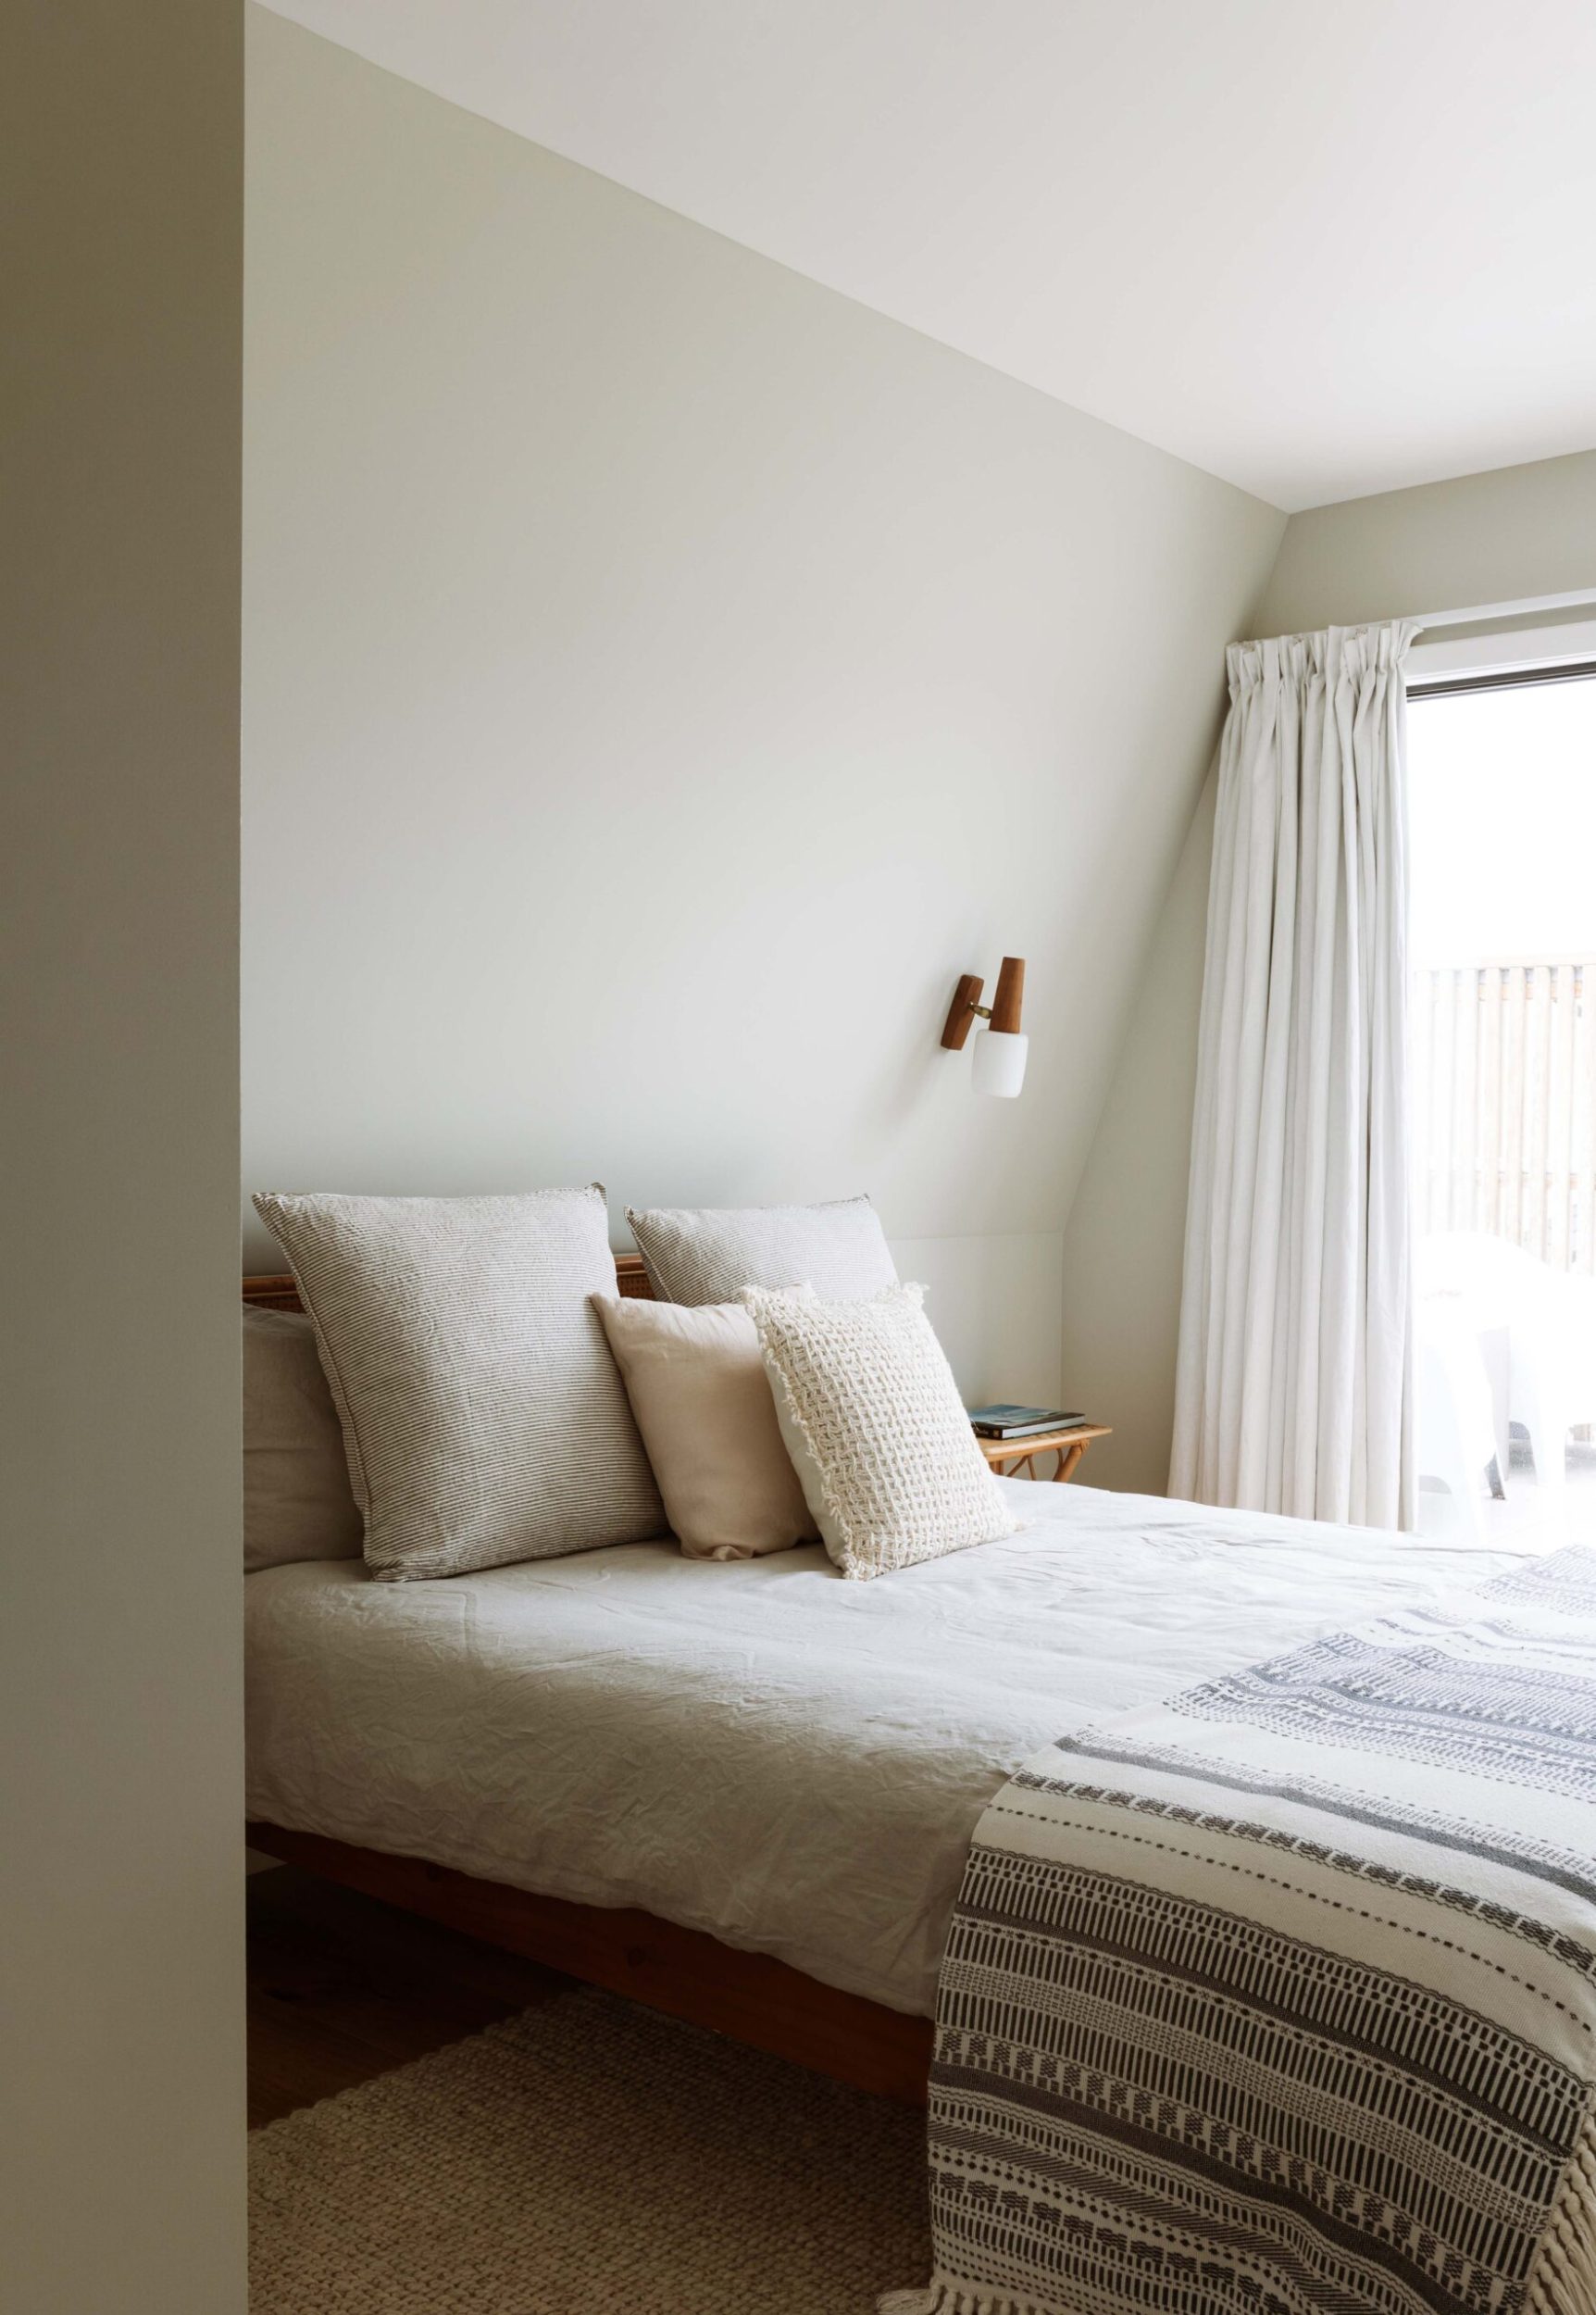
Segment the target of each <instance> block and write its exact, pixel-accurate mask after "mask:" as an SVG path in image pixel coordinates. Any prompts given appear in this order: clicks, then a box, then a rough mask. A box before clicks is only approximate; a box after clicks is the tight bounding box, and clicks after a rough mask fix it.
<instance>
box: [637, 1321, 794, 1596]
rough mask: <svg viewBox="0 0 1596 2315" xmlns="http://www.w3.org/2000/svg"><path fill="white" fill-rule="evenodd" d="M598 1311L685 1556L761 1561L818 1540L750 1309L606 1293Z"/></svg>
mask: <svg viewBox="0 0 1596 2315" xmlns="http://www.w3.org/2000/svg"><path fill="white" fill-rule="evenodd" d="M593 1305H594V1308H596V1309H597V1311H598V1314H599V1316H600V1318H601V1319H602V1320H604V1327H605V1333H606V1334H607V1335H608V1337H609V1346H610V1348H611V1350H612V1351H613V1352H614V1353H615V1359H616V1364H617V1366H618V1367H619V1369H620V1371H621V1377H622V1380H623V1381H624V1382H625V1383H626V1388H627V1395H628V1397H629V1398H630V1401H631V1411H632V1413H633V1414H634V1415H635V1416H636V1418H637V1427H638V1429H639V1430H640V1431H641V1432H642V1443H643V1445H644V1446H645V1447H646V1448H647V1449H648V1459H649V1461H650V1462H651V1463H652V1464H653V1465H654V1475H655V1479H656V1480H657V1482H658V1483H659V1492H660V1495H661V1496H662V1497H663V1498H664V1502H665V1513H666V1517H667V1519H668V1520H669V1521H670V1525H671V1532H672V1533H673V1534H674V1535H675V1536H676V1538H677V1540H678V1542H679V1543H680V1545H681V1548H682V1551H683V1553H684V1554H685V1555H686V1557H687V1558H689V1559H754V1558H758V1557H759V1556H760V1555H761V1554H762V1553H764V1552H767V1551H786V1550H789V1549H790V1548H791V1547H792V1545H794V1544H812V1543H814V1542H815V1541H816V1540H817V1536H818V1533H819V1531H818V1529H817V1527H816V1524H815V1521H814V1520H813V1518H812V1517H811V1516H810V1512H809V1508H808V1506H807V1505H806V1504H805V1502H804V1490H803V1488H802V1487H801V1486H800V1485H799V1483H798V1474H797V1472H796V1471H795V1470H793V1468H792V1461H791V1459H790V1458H789V1456H788V1453H787V1450H786V1448H785V1447H784V1446H783V1445H782V1444H781V1433H780V1430H779V1427H778V1424H777V1420H776V1407H775V1402H774V1400H773V1399H772V1397H771V1395H770V1382H769V1377H768V1376H767V1373H766V1371H765V1361H764V1359H763V1358H761V1356H760V1351H759V1337H758V1335H757V1333H755V1332H754V1320H752V1318H750V1316H749V1314H748V1312H747V1311H746V1310H744V1309H743V1308H742V1306H741V1305H740V1304H738V1303H735V1302H711V1303H706V1304H704V1306H703V1307H702V1308H698V1309H687V1308H683V1307H682V1306H681V1305H680V1303H674V1302H641V1301H623V1300H622V1299H621V1298H620V1297H619V1296H617V1295H594V1296H593Z"/></svg>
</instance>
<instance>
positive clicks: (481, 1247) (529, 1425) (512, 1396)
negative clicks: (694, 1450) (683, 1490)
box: [255, 1183, 665, 1583]
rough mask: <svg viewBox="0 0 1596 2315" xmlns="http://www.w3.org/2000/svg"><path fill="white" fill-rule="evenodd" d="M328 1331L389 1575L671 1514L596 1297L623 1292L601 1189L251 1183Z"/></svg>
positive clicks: (552, 1551)
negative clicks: (491, 1191) (386, 1191)
mask: <svg viewBox="0 0 1596 2315" xmlns="http://www.w3.org/2000/svg"><path fill="white" fill-rule="evenodd" d="M255 1203H256V1210H257V1211H258V1213H259V1215H260V1217H261V1220H263V1221H264V1222H265V1223H266V1225H267V1227H268V1229H269V1230H270V1231H271V1233H272V1234H273V1235H274V1236H275V1237H276V1239H277V1240H278V1242H279V1244H280V1245H281V1247H282V1250H283V1252H284V1254H285V1255H286V1256H287V1258H288V1260H289V1263H290V1266H291V1267H292V1269H293V1274H294V1277H295V1279H296V1280H297V1281H298V1284H299V1292H300V1298H301V1300H302V1301H303V1302H304V1304H305V1308H306V1310H307V1311H308V1312H309V1313H310V1318H311V1321H312V1323H313V1325H314V1326H315V1329H316V1340H317V1347H318V1350H319V1352H320V1354H321V1362H322V1365H323V1367H324V1368H325V1369H326V1371H327V1379H328V1382H329V1383H330V1385H331V1389H332V1397H333V1403H334V1405H335V1406H336V1407H337V1409H338V1417H339V1421H340V1423H341V1424H342V1426H343V1445H344V1452H345V1453H346V1455H347V1456H348V1458H349V1475H350V1479H351V1481H352V1483H353V1484H354V1488H355V1502H356V1503H357V1504H358V1505H359V1507H360V1510H361V1513H362V1516H363V1518H364V1520H365V1527H366V1544H365V1550H366V1564H367V1566H368V1568H369V1569H370V1570H371V1572H372V1574H373V1575H375V1576H378V1577H380V1579H381V1580H382V1581H384V1582H387V1583H405V1582H407V1581H409V1580H410V1579H411V1578H413V1577H417V1576H441V1575H461V1574H464V1573H466V1572H467V1571H468V1570H471V1569H475V1568H494V1567H500V1566H503V1565H505V1563H506V1562H508V1561H511V1560H517V1559H550V1558H557V1557H558V1556H559V1555H560V1554H562V1553H565V1552H571V1551H586V1550H588V1549H590V1548H591V1547H592V1545H597V1544H626V1543H635V1542H638V1541H641V1540H642V1538H643V1537H645V1536H650V1535H658V1534H661V1533H664V1530H665V1514H664V1511H663V1509H662V1508H661V1505H660V1500H659V1493H658V1490H657V1488H656V1487H655V1483H654V1475H653V1473H652V1472H651V1470H649V1466H648V1459H647V1458H646V1456H645V1455H644V1453H643V1450H642V1441H641V1440H640V1439H639V1437H638V1434H637V1427H636V1425H635V1424H634V1422H633V1421H632V1418H631V1410H630V1407H629V1406H628V1404H627V1396H626V1391H625V1388H624V1386H623V1384H622V1383H621V1379H620V1375H619V1373H618V1372H617V1368H616V1363H615V1360H614V1359H613V1358H612V1357H611V1356H610V1352H609V1346H608V1345H607V1343H606V1342H605V1333H604V1329H603V1327H602V1326H601V1325H600V1323H599V1320H598V1317H597V1314H596V1313H595V1311H594V1310H593V1308H592V1304H591V1301H590V1296H592V1295H594V1294H605V1293H613V1292H614V1288H615V1265H614V1259H613V1258H612V1256H611V1254H610V1250H609V1233H608V1229H607V1227H606V1221H605V1197H604V1192H603V1190H602V1189H601V1188H600V1187H599V1186H598V1185H597V1184H596V1183H595V1184H593V1185H592V1186H591V1187H589V1188H587V1189H584V1190H537V1191H533V1192H530V1194H528V1195H524V1196H518V1197H339V1196H332V1195H318V1196H308V1197H284V1196H280V1195H276V1194H272V1193H265V1192H263V1193H262V1194H261V1195H258V1196H257V1197H256V1201H255Z"/></svg>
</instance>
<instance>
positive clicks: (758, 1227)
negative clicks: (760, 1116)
mask: <svg viewBox="0 0 1596 2315" xmlns="http://www.w3.org/2000/svg"><path fill="white" fill-rule="evenodd" d="M626 1218H627V1220H628V1221H629V1222H630V1224H631V1229H632V1235H633V1236H634V1237H635V1238H636V1240H637V1246H638V1252H639V1253H640V1254H641V1255H642V1258H643V1262H644V1265H645V1267H646V1268H647V1270H648V1274H649V1278H650V1280H651V1281H652V1282H653V1285H654V1291H655V1294H656V1295H658V1296H659V1298H660V1300H661V1301H662V1302H685V1303H690V1304H698V1303H704V1302H734V1301H735V1300H736V1299H737V1297H738V1295H740V1294H741V1293H742V1289H743V1288H744V1286H804V1285H808V1286H813V1287H814V1288H815V1290H816V1292H817V1294H822V1295H838V1296H841V1297H844V1298H854V1297H859V1298H862V1297H863V1296H864V1295H873V1294H879V1291H880V1289H881V1288H882V1287H883V1286H892V1285H895V1284H896V1283H897V1278H898V1273H897V1270H896V1269H895V1268H894V1266H893V1262H892V1255H891V1253H890V1252H889V1251H888V1247H887V1240H886V1236H885V1233H883V1231H882V1229H881V1223H880V1218H879V1215H878V1214H877V1212H876V1209H875V1208H874V1207H873V1206H872V1205H871V1203H870V1201H869V1199H868V1198H867V1197H845V1198H839V1199H837V1200H836V1201H835V1202H834V1203H833V1204H831V1205H829V1206H724V1207H715V1206H704V1207H697V1208H693V1207H668V1206H658V1207H655V1208H651V1209H649V1210H648V1211H645V1212H643V1213H634V1212H633V1210H632V1208H630V1206H629V1207H628V1208H627V1210H626Z"/></svg>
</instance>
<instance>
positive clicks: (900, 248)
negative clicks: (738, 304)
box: [277, 0, 1596, 508]
mask: <svg viewBox="0 0 1596 2315" xmlns="http://www.w3.org/2000/svg"><path fill="white" fill-rule="evenodd" d="M277 6H278V13H279V14H281V15H283V16H288V17H292V18H293V19H295V20H296V21H298V22H299V23H301V24H305V25H308V26H309V27H311V29H312V30H313V31H318V32H323V33H325V34H327V35H328V36H329V38H330V39H332V40H335V41H338V42H339V43H341V44H343V46H345V47H347V48H352V49H355V50H356V51H357V52H358V53H359V54H360V55H362V56H368V57H369V58H371V59H372V60H373V61H374V62H375V63H378V64H380V65H384V66H386V67H387V68H388V69H390V70H391V71H393V72H397V73H400V74H402V75H403V76H404V77H405V79H406V80H410V81H418V82H419V83H420V84H421V85H422V86H424V87H426V88H430V89H432V90H435V91H436V92H437V93H438V94H440V95H442V96H446V97H449V98H451V99H452V100H453V101H454V102H455V104H458V105H463V106H467V107H468V108H469V109H470V110H471V111H472V112H476V113H480V114H482V115H483V116H484V117H485V118H486V119H490V120H495V121H498V122H500V123H502V124H503V125H504V126H505V128H509V129H514V130H516V131H518V132H519V133H520V134H522V135H523V136H527V137H530V138H533V139H534V140H535V141H536V142H537V143H538V144H543V145H547V146H549V147H551V148H552V149H553V150H554V151H555V152H556V153H561V154H564V155H566V156H568V157H569V158H570V159H572V160H576V161H580V162H582V163H584V164H585V165H586V166H587V167H588V168H590V169H597V170H599V171H601V172H602V173H603V174H604V175H605V176H606V177H611V178H614V179H616V180H617V181H618V182H619V183H621V184H624V185H629V186H630V187H632V188H633V189H634V190H635V191H636V192H638V193H642V194H647V195H648V196H649V197H650V198H651V199H653V200H655V201H658V202H662V203H664V204H665V206H667V207H668V208H672V209H676V210H680V212H681V213H682V214H683V215H684V216H687V217H690V218H694V219H698V221H699V222H700V223H702V224H704V225H708V226H711V227H713V228H714V229H715V230H716V231H717V232H721V233H725V234H728V235H729V236H730V237H731V239H733V240H734V241H739V242H742V243H744V244H746V245H747V246H748V247H750V248H752V249H756V250H760V251H762V252H763V253H764V254H765V255H766V256H767V257H775V258H778V259H779V261H780V262H781V263H782V264H784V265H788V266H792V267H793V268H794V269H796V270H797V271H799V272H800V273H804V274H807V275H809V276H810V277H811V278H812V279H813V280H815V281H817V282H825V283H827V284H828V285H829V287H831V288H833V289H837V290H841V291H842V292H844V293H845V294H847V295H848V296H850V297H855V298H858V299H859V300H861V301H862V302H863V303H864V304H865V305H867V306H872V307H876V308H877V309H878V310H879V311H880V312H882V313H885V314H890V315H892V316H893V317H894V318H895V319H897V320H900V321H903V322H906V323H908V324H909V325H910V326H911V327H912V328H914V329H916V330H922V331H924V332H926V333H927V334H928V335H929V336H930V337H933V338H937V339H940V340H941V342H942V343H943V344H947V345H952V346H957V347H958V348H960V349H961V350H962V351H963V352H965V353H966V354H971V355H974V356H975V357H977V358H978V359H979V360H980V361H983V362H989V363H991V365H992V366H993V368H995V369H1001V370H1006V371H1007V372H1008V373H1009V374H1010V375H1011V376H1013V377H1016V378H1019V379H1023V380H1025V381H1026V382H1029V384H1031V385H1034V386H1039V387H1041V389H1042V391H1043V392H1044V393H1047V394H1054V395H1056V396H1057V397H1058V399H1059V400H1061V401H1064V402H1069V403H1073V404H1074V405H1076V407H1079V408H1080V409H1084V410H1090V411H1091V412H1093V413H1094V414H1095V415H1096V416H1098V417H1100V418H1103V419H1109V420H1110V421H1111V422H1112V423H1113V424H1115V425H1116V426H1121V427H1124V428H1126V429H1127V430H1128V432H1131V433H1133V434H1140V435H1141V436H1143V437H1144V438H1145V439H1146V440H1147V441H1149V442H1153V443H1158V444H1162V445H1163V446H1164V447H1165V448H1166V449H1168V450H1172V451H1175V452H1178V454H1179V456H1180V457H1185V458H1190V459H1191V460H1193V461H1194V462H1195V463H1196V464H1197V465H1198V466H1203V467H1207V468H1209V469H1211V470H1212V471H1213V472H1215V473H1216V474H1222V475H1225V476H1227V477H1228V479H1229V480H1230V481H1232V482H1239V483H1241V484H1242V485H1243V486H1244V487H1245V488H1246V489H1248V490H1251V491H1255V492H1256V493H1257V494H1259V495H1260V496H1261V497H1264V498H1267V499H1270V500H1272V501H1273V502H1274V503H1275V504H1276V505H1277V506H1280V507H1292V508H1295V507H1305V506H1315V505H1319V504H1322V503H1323V502H1325V501H1326V500H1328V499H1333V498H1347V497H1353V496H1356V495H1359V494H1363V493H1365V492H1368V491H1378V490H1389V489H1391V488H1394V487H1396V486H1398V485H1400V484H1403V483H1408V482H1429V481H1434V480H1438V479H1440V478H1441V477H1443V476H1446V475H1453V474H1461V473H1472V472H1477V471H1478V470H1480V469H1484V468H1488V467H1495V466H1508V465H1513V464H1515V463H1516V462H1518V461H1519V460H1521V459H1527V458H1540V457H1552V456H1553V455H1555V454H1557V453H1559V452H1562V451H1567V450H1581V449H1588V448H1590V447H1591V446H1593V445H1596V6H1593V5H1592V0H1516V5H1514V6H1502V0H1330V4H1329V5H1326V4H1325V0H277Z"/></svg>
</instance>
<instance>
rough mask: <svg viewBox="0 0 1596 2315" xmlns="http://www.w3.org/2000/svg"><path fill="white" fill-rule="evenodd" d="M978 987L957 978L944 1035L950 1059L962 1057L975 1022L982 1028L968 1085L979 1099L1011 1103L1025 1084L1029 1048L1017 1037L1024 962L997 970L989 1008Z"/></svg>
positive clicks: (966, 976)
mask: <svg viewBox="0 0 1596 2315" xmlns="http://www.w3.org/2000/svg"><path fill="white" fill-rule="evenodd" d="M980 994H981V983H980V982H979V980H978V979H977V977H976V975H975V974H974V973H973V972H963V973H961V974H960V975H959V985H958V987H957V988H956V989H955V990H954V1001H953V1003H952V1004H951V1005H950V1006H949V1007H948V1018H947V1022H946V1025H945V1026H944V1028H943V1030H942V1043H943V1045H946V1046H947V1048H948V1050H949V1052H950V1053H962V1052H963V1051H964V1046H965V1039H966V1037H967V1036H968V1035H969V1033H970V1024H971V1023H972V1022H973V1021H974V1020H976V1019H977V1018H978V1016H979V1019H980V1020H984V1021H985V1023H986V1027H985V1028H984V1029H978V1030H977V1032H976V1050H975V1063H974V1068H973V1070H972V1074H971V1081H970V1082H971V1084H972V1086H973V1087H974V1090H975V1091H976V1092H977V1093H978V1094H998V1095H1001V1096H1002V1097H1003V1098H1004V1100H1008V1101H1012V1100H1013V1099H1014V1096H1015V1095H1016V1094H1017V1093H1018V1091H1019V1089H1020V1087H1021V1086H1022V1085H1023V1084H1024V1083H1025V1057H1026V1053H1027V1050H1028V1049H1029V1045H1030V1039H1029V1037H1025V1036H1022V1035H1021V1034H1020V1026H1019V1008H1020V1003H1021V1000H1022V999H1023V997H1024V995H1025V958H1024V957H1004V960H1003V964H1002V965H1001V967H1000V968H999V970H998V977H997V992H996V995H994V996H993V998H992V1001H991V1006H990V1007H988V1006H985V1005H983V1004H982V1003H981V1001H980Z"/></svg>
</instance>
